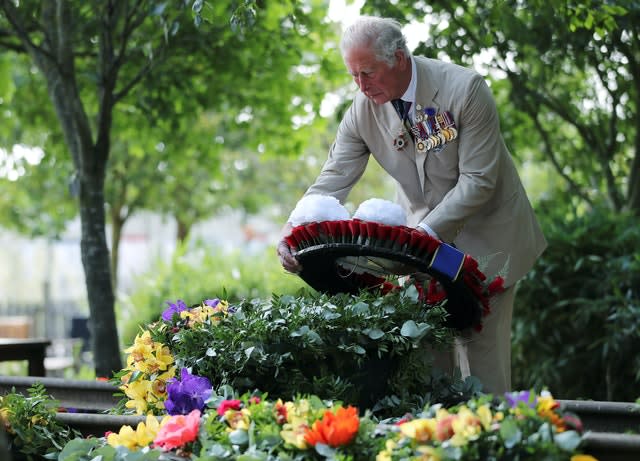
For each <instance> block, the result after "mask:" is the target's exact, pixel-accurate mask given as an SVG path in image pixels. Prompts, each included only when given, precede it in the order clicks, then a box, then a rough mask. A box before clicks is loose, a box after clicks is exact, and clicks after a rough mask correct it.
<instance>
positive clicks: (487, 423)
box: [476, 404, 493, 431]
mask: <svg viewBox="0 0 640 461" xmlns="http://www.w3.org/2000/svg"><path fill="white" fill-rule="evenodd" d="M476 413H477V415H478V418H479V419H480V424H482V427H483V428H484V430H485V431H488V430H489V429H490V428H491V423H492V421H493V416H492V415H491V409H490V408H489V405H488V404H485V405H482V406H481V407H480V408H478V410H477V411H476Z"/></svg>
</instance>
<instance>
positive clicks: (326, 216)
mask: <svg viewBox="0 0 640 461" xmlns="http://www.w3.org/2000/svg"><path fill="white" fill-rule="evenodd" d="M347 219H351V216H350V215H349V212H348V211H347V209H346V208H345V207H344V206H343V205H342V204H341V203H340V202H339V201H338V199H336V198H335V197H332V196H330V195H320V194H310V195H306V196H304V197H302V198H301V199H300V200H299V201H298V203H297V204H296V206H295V208H294V209H293V211H292V212H291V214H290V215H289V222H290V223H291V225H293V226H294V227H295V226H300V225H302V224H307V223H310V222H319V221H339V220H347Z"/></svg>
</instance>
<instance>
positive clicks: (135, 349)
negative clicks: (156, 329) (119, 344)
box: [124, 331, 153, 366]
mask: <svg viewBox="0 0 640 461" xmlns="http://www.w3.org/2000/svg"><path fill="white" fill-rule="evenodd" d="M152 346H153V340H152V339H151V333H149V331H145V332H144V333H142V335H136V339H135V340H134V341H133V346H131V347H129V348H127V349H125V350H124V351H125V352H126V353H127V354H129V357H128V358H127V365H128V366H132V365H134V364H137V363H138V362H141V361H144V360H145V359H146V358H148V357H149V356H151V352H152V350H153V348H152Z"/></svg>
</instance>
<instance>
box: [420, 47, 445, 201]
mask: <svg viewBox="0 0 640 461" xmlns="http://www.w3.org/2000/svg"><path fill="white" fill-rule="evenodd" d="M414 61H415V63H416V77H417V79H418V82H417V85H416V105H420V106H421V107H422V110H424V109H425V108H426V107H433V108H435V109H436V111H439V110H440V106H439V105H438V103H437V101H436V96H437V94H438V87H437V85H436V81H435V78H434V77H433V75H432V74H431V72H430V71H429V67H428V64H427V63H424V62H421V61H419V60H418V59H415V60H414ZM416 113H417V111H416ZM414 152H415V159H416V169H417V171H418V176H419V177H420V187H422V193H423V194H425V193H426V192H427V191H426V190H425V187H426V186H427V184H426V181H425V162H426V161H427V155H429V152H428V151H427V152H418V150H416V149H415V144H414Z"/></svg>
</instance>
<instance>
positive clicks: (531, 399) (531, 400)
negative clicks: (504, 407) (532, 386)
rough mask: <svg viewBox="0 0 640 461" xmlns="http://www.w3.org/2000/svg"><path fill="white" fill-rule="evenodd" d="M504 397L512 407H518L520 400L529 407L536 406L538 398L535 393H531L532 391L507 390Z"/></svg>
mask: <svg viewBox="0 0 640 461" xmlns="http://www.w3.org/2000/svg"><path fill="white" fill-rule="evenodd" d="M504 397H505V399H507V403H508V404H509V406H510V407H511V408H513V407H517V406H518V404H519V403H520V402H522V403H524V404H525V405H526V406H528V407H529V408H535V407H536V400H537V398H536V396H535V394H532V393H531V391H520V392H506V393H505V394H504Z"/></svg>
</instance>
